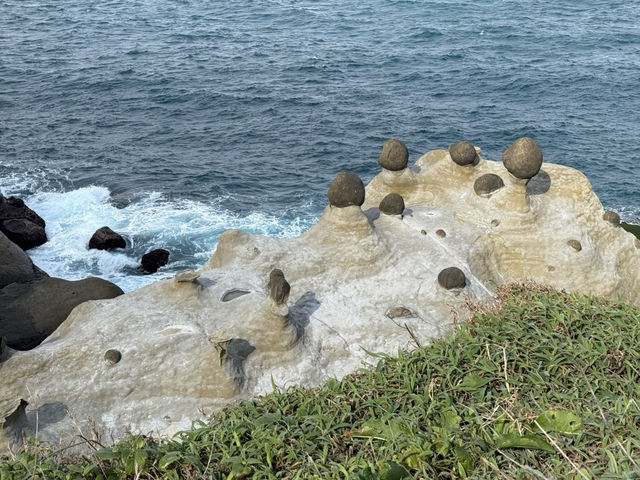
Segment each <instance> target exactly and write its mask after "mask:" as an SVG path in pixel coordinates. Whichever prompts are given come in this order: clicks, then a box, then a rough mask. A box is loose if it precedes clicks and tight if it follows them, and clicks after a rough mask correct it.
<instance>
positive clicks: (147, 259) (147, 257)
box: [141, 248, 169, 273]
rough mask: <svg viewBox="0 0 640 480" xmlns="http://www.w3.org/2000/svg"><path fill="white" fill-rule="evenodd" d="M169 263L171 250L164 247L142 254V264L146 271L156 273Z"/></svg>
mask: <svg viewBox="0 0 640 480" xmlns="http://www.w3.org/2000/svg"><path fill="white" fill-rule="evenodd" d="M167 263H169V252H168V251H167V250H165V249H163V248H157V249H155V250H151V251H150V252H149V253H145V254H144V255H143V256H142V262H141V265H142V269H143V270H144V271H145V272H149V273H156V272H157V271H158V269H159V268H160V267H164V266H165V265H166V264H167Z"/></svg>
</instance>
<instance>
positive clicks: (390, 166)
mask: <svg viewBox="0 0 640 480" xmlns="http://www.w3.org/2000/svg"><path fill="white" fill-rule="evenodd" d="M378 163H379V164H380V166H382V168H384V169H386V170H389V171H392V172H397V171H400V170H404V169H405V168H407V164H408V163H409V150H407V146H406V145H405V144H404V142H402V141H400V140H396V139H395V138H392V139H391V140H387V141H386V142H385V144H384V145H383V146H382V153H380V157H378Z"/></svg>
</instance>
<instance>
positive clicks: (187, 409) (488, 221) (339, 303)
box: [0, 150, 640, 449]
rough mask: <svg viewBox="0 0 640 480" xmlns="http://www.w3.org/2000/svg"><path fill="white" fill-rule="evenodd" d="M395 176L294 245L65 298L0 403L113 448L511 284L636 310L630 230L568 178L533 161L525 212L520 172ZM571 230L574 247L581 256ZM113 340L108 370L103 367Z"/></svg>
mask: <svg viewBox="0 0 640 480" xmlns="http://www.w3.org/2000/svg"><path fill="white" fill-rule="evenodd" d="M406 172H410V174H411V175H412V177H411V178H412V180H411V181H412V182H414V183H413V188H412V189H411V190H410V191H409V189H407V190H406V192H407V193H405V190H397V189H396V184H394V183H393V182H391V183H389V182H386V180H385V181H383V180H382V179H388V178H389V177H387V175H393V174H394V172H389V171H387V170H383V171H382V172H381V173H380V174H379V175H378V176H376V177H375V178H374V179H373V180H372V181H371V182H370V183H369V185H368V186H367V187H366V189H365V190H366V197H365V195H364V193H363V192H360V193H359V194H358V195H357V197H358V198H362V199H364V200H365V203H363V204H362V206H363V207H364V208H361V206H360V201H358V200H357V199H356V201H353V195H352V196H351V198H352V200H351V202H349V201H347V202H346V205H345V206H343V207H340V208H336V207H337V205H333V206H327V207H326V208H325V210H324V212H323V214H322V217H321V218H320V219H319V221H318V223H317V224H316V225H314V226H313V227H311V228H310V229H309V230H308V231H307V232H305V233H303V234H302V235H301V236H299V237H296V238H269V237H266V236H261V235H251V234H248V233H245V232H242V231H239V230H230V231H228V232H225V233H224V234H223V235H222V236H221V238H220V241H219V244H218V247H217V249H216V252H215V253H214V255H213V256H212V257H211V259H210V260H209V261H208V262H207V263H206V264H205V265H204V266H203V267H202V269H200V270H199V272H198V273H199V275H200V277H199V278H198V280H197V282H198V285H197V288H189V285H190V284H189V283H185V284H181V283H180V282H177V281H176V279H173V278H172V279H168V280H162V281H158V282H155V283H153V284H151V285H148V286H146V287H144V288H141V289H139V290H136V291H133V292H130V293H127V294H125V295H120V296H118V297H116V298H113V299H105V300H94V301H89V302H84V303H81V304H80V305H77V306H76V307H75V308H74V309H73V310H72V311H71V313H70V314H69V316H68V317H67V318H66V320H64V321H63V322H62V323H61V324H60V326H59V327H58V328H57V329H56V330H55V331H54V332H53V333H52V334H51V335H50V336H49V337H47V338H46V339H45V340H44V341H43V342H42V343H41V344H40V345H38V346H37V347H35V348H33V349H32V350H29V351H12V352H11V355H10V356H8V358H5V359H4V361H3V362H2V363H0V403H2V402H5V401H7V402H11V401H14V400H15V399H24V400H25V401H27V402H29V407H32V408H33V409H38V408H42V406H43V405H46V404H53V403H56V402H59V403H62V404H64V405H65V407H66V409H67V410H68V411H69V415H68V418H67V417H64V418H61V419H60V420H59V421H56V422H47V423H46V424H43V425H41V428H39V430H38V439H39V440H41V441H46V442H54V443H56V444H62V445H66V444H69V443H71V442H73V441H74V439H75V438H76V435H77V434H78V429H80V430H81V431H82V432H84V433H85V434H89V433H90V432H91V429H95V430H96V431H98V432H99V433H100V434H101V435H102V437H103V438H113V439H114V440H117V439H119V438H121V437H122V436H123V435H125V434H126V433H127V432H128V431H131V432H133V433H147V432H150V431H152V432H155V433H157V434H161V435H172V434H173V433H175V432H176V431H178V430H181V429H185V428H188V427H190V426H191V424H192V422H193V421H194V420H197V419H199V418H203V414H202V412H203V411H204V412H211V411H213V410H215V409H219V408H221V407H223V406H224V405H226V404H228V403H230V402H233V401H236V400H239V399H244V398H250V397H253V396H256V395H262V394H265V393H267V392H270V391H272V390H273V383H272V382H275V384H276V385H279V386H290V385H300V386H302V387H313V386H317V385H319V384H321V383H322V382H324V381H326V380H327V379H329V378H341V377H343V376H344V375H346V374H348V373H350V372H352V371H354V370H356V369H358V368H360V367H361V365H362V362H370V361H371V359H370V357H368V356H367V354H366V353H365V352H366V351H369V352H371V351H374V352H385V353H388V354H393V353H395V352H397V351H398V349H399V348H408V347H410V346H411V345H414V344H415V342H414V339H413V338H412V337H411V335H410V334H409V332H412V334H413V335H414V336H415V339H416V340H417V341H419V342H420V343H421V344H428V343H429V341H430V340H431V339H433V338H437V337H440V336H442V335H443V334H444V333H445V332H447V331H448V330H450V329H451V328H452V327H453V322H454V313H453V312H456V314H457V315H458V317H460V318H464V317H465V316H466V315H467V313H468V306H467V305H468V302H469V301H471V302H478V301H489V300H490V299H491V298H492V295H493V293H494V291H495V289H496V288H498V287H499V286H500V285H503V284H505V283H508V282H514V281H529V280H530V281H534V282H537V283H543V284H548V285H550V286H552V287H555V288H558V289H564V290H567V291H575V292H580V293H588V294H595V295H602V296H607V297H611V298H617V297H618V296H621V297H622V298H624V299H626V300H628V301H630V302H632V303H634V304H640V277H639V276H638V274H637V272H638V271H640V250H638V248H636V244H635V240H636V239H635V237H634V236H633V235H632V234H631V233H628V232H626V231H624V229H622V228H611V225H610V224H609V223H608V222H605V221H603V219H602V214H603V208H602V205H601V204H600V201H599V200H598V198H597V197H596V195H595V194H594V192H593V189H592V188H591V185H590V183H589V181H588V180H587V179H586V177H585V176H584V175H582V174H581V173H580V172H578V171H577V170H574V169H572V168H569V167H564V166H560V165H553V164H549V163H547V164H545V166H544V172H545V173H546V174H547V175H548V177H549V181H548V188H547V189H545V191H544V192H543V193H539V194H535V195H532V196H531V200H530V203H529V206H528V210H527V211H526V212H525V211H520V210H517V209H516V210H514V209H513V208H511V203H509V202H510V201H511V199H512V198H513V195H514V193H513V191H514V190H515V186H514V183H513V182H518V181H523V180H519V179H517V178H516V177H512V176H511V175H509V176H506V175H505V173H504V166H503V164H502V163H501V162H496V161H492V160H489V159H482V161H479V162H477V164H476V165H475V166H474V167H473V168H469V169H465V168H460V167H459V166H457V165H455V164H454V163H453V162H452V161H451V159H450V157H449V154H448V153H447V151H446V150H437V151H434V152H429V153H427V154H425V155H423V156H422V157H421V158H420V159H419V160H418V161H417V162H416V165H415V167H414V168H412V169H405V170H404V171H403V172H402V173H401V174H399V175H398V177H397V178H398V179H402V178H405V177H404V175H405V174H406ZM456 172H458V173H456ZM486 174H494V175H499V176H501V177H502V179H503V181H504V183H505V187H504V188H500V189H499V190H497V191H495V192H494V193H492V197H491V200H490V201H487V198H484V197H481V196H479V195H477V194H476V193H475V191H474V189H473V187H474V183H475V181H476V180H477V178H478V177H480V176H482V175H486ZM406 178H409V177H406ZM452 178H453V179H454V180H455V181H452ZM524 181H526V179H525V180H524ZM356 183H357V182H356ZM516 186H519V184H518V185H516ZM356 190H357V189H356ZM389 193H398V194H400V195H401V196H402V197H403V198H404V201H405V202H407V203H408V204H410V205H411V210H412V215H411V216H405V217H404V219H403V221H401V222H400V221H392V220H391V219H390V218H389V217H386V216H384V215H379V212H378V210H377V208H374V207H378V205H379V203H380V201H381V200H382V199H383V198H384V197H385V196H386V195H388V194H389ZM522 195H523V196H524V195H525V194H524V192H522ZM345 196H346V197H348V196H349V195H345ZM331 203H332V204H333V203H334V202H333V200H332V201H331ZM349 203H350V204H349ZM367 206H368V209H367V208H366V207H367ZM498 219H499V226H498V225H497V222H494V220H498ZM438 230H442V232H444V231H446V232H447V233H448V234H447V236H446V238H440V237H439V236H438V235H437V234H436V233H435V232H436V231H438ZM421 231H424V232H429V234H428V235H423V234H421V233H420V232H421ZM431 232H433V234H432V233H431ZM568 239H579V240H580V242H581V246H582V250H581V251H580V253H579V254H577V252H576V250H575V249H573V248H572V247H570V246H568V245H567V240H568ZM541 245H544V246H545V247H546V248H544V249H543V248H541ZM452 265H455V266H456V267H457V269H459V271H451V270H449V268H450V267H451V266H452ZM276 266H277V267H279V268H281V269H282V270H283V271H284V272H286V280H284V275H283V276H280V274H279V273H277V272H276V273H275V277H277V278H278V279H279V280H277V282H279V285H280V287H282V288H281V291H282V292H284V281H286V282H287V283H288V284H290V289H289V297H288V298H287V299H286V300H285V297H286V295H281V294H279V295H276V297H277V298H278V299H280V300H284V301H285V302H286V303H278V302H276V301H274V299H273V298H272V297H271V296H270V294H271V291H272V289H271V288H269V293H267V292H266V291H265V283H266V279H267V278H269V277H271V275H270V274H271V272H272V271H273V270H274V268H276ZM446 271H450V272H451V273H450V274H447V275H446V278H445V279H443V280H442V282H441V283H444V284H445V285H446V286H454V288H462V286H464V295H458V294H455V293H452V292H455V290H453V291H449V290H447V289H446V288H442V287H440V286H438V285H439V283H437V280H436V278H437V277H438V276H439V274H440V273H441V272H446ZM454 272H455V273H454ZM442 275H443V276H444V273H443V274H442ZM463 277H464V278H465V279H466V280H465V281H464V284H463V282H462V278H463ZM445 280H446V281H445ZM454 280H455V281H454ZM467 280H468V281H467ZM274 282H275V280H274ZM9 287H11V285H9V286H8V287H5V289H3V290H6V288H9ZM240 291H241V292H242V293H243V294H242V295H234V296H233V298H232V299H231V297H230V296H229V295H228V294H229V292H240ZM225 298H226V299H227V301H224V299H225ZM402 306H406V307H402ZM390 307H401V308H397V309H394V308H390ZM402 308H407V311H405V310H402ZM409 309H410V312H411V313H409V311H408V310H409ZM396 315H399V317H396V318H395V319H392V318H390V316H393V317H395V316H396ZM0 331H2V330H0ZM215 332H224V335H221V336H216V334H215ZM2 335H5V333H2ZM113 348H117V349H118V351H119V352H121V354H122V360H121V361H120V363H118V364H110V363H108V362H107V361H105V360H104V354H105V352H106V351H107V350H109V349H113ZM194 365H195V366H197V368H194ZM29 407H27V414H28V413H29V410H28V408H29ZM72 419H76V420H75V421H72ZM8 443H11V442H10V441H9V442H8ZM1 448H2V447H0V449H1Z"/></svg>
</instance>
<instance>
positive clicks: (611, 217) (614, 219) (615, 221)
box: [602, 211, 620, 227]
mask: <svg viewBox="0 0 640 480" xmlns="http://www.w3.org/2000/svg"><path fill="white" fill-rule="evenodd" d="M602 219H603V220H605V221H607V222H609V223H610V224H611V225H613V226H614V227H619V226H620V215H618V214H617V213H616V212H612V211H607V212H604V215H603V216H602Z"/></svg>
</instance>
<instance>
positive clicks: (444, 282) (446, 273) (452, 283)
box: [438, 267, 467, 290]
mask: <svg viewBox="0 0 640 480" xmlns="http://www.w3.org/2000/svg"><path fill="white" fill-rule="evenodd" d="M438 283H439V284H440V286H442V287H443V288H446V289H447V290H450V289H452V288H464V286H465V285H466V284H467V277H465V275H464V272H463V271H462V270H460V269H459V268H458V267H449V268H445V269H444V270H442V271H441V272H440V274H439V275H438Z"/></svg>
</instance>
